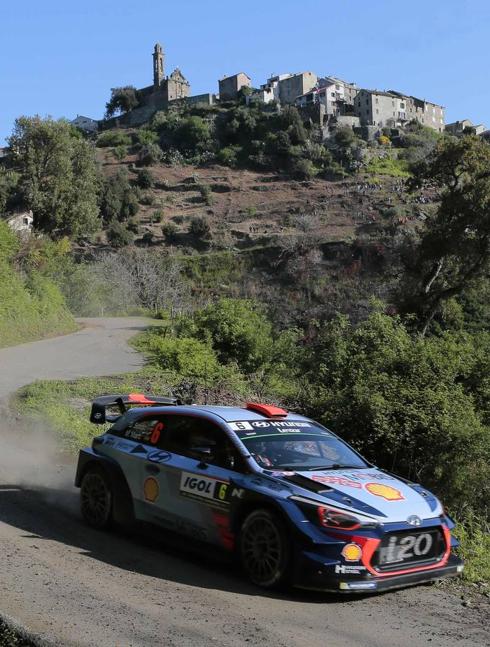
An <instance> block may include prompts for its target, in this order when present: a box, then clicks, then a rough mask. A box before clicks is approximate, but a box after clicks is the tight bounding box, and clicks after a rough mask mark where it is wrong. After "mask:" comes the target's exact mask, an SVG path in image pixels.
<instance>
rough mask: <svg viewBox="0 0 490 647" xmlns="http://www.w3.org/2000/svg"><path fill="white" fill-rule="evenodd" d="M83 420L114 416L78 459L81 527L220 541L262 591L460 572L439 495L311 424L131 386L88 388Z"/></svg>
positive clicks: (334, 587) (276, 412)
mask: <svg viewBox="0 0 490 647" xmlns="http://www.w3.org/2000/svg"><path fill="white" fill-rule="evenodd" d="M114 409H116V411H115V412H114ZM91 421H92V422H94V423H96V424H104V423H111V426H110V428H109V429H108V430H107V431H106V432H105V433H103V434H102V435H101V436H98V437H96V438H94V440H93V443H92V447H91V448H86V449H83V450H82V451H81V452H80V456H79V461H78V469H77V475H76V485H77V486H78V487H80V494H81V511H82V515H83V517H84V519H85V520H86V521H87V523H89V524H90V525H91V526H94V527H96V528H104V527H107V526H109V525H110V524H111V522H116V523H131V522H132V521H135V520H141V521H146V522H150V523H153V524H157V525H158V526H161V527H163V528H166V529H169V530H172V531H174V532H177V533H180V534H182V535H188V536H190V537H192V538H194V539H199V540H202V541H204V542H207V543H210V544H215V545H219V546H222V547H223V548H224V549H226V550H228V551H233V552H235V553H236V555H237V556H238V557H239V559H240V562H241V564H242V567H243V570H244V571H245V573H246V574H247V575H248V577H249V579H250V580H251V581H252V582H254V583H255V584H257V585H259V586H262V587H265V588H271V587H275V586H277V585H279V584H284V583H288V584H292V585H294V586H298V587H302V588H309V589H319V590H324V591H337V592H346V593H348V592H369V591H381V590H385V589H390V588H396V587H402V586H407V585H409V584H416V583H420V582H428V581H431V580H435V579H439V578H441V577H445V576H448V575H455V574H457V573H460V572H461V571H462V570H463V564H462V562H461V560H460V559H459V558H458V557H456V556H455V555H454V554H453V553H452V549H453V548H454V547H455V546H456V545H457V543H456V540H455V539H454V538H453V537H452V536H451V532H450V531H451V529H452V528H453V527H454V524H453V522H452V520H451V519H450V518H449V517H448V516H447V515H446V514H445V513H444V509H443V507H442V506H441V503H440V502H439V501H438V500H437V499H436V497H435V496H434V495H433V494H431V493H430V492H428V491H427V490H426V489H425V488H424V487H423V486H421V485H418V484H417V483H412V482H409V481H406V480H404V479H402V478H399V477H396V476H393V475H392V474H389V473H387V472H385V471H383V470H380V469H378V468H376V467H375V466H374V465H372V464H370V463H368V462H367V461H366V460H364V459H363V458H362V457H361V456H360V455H359V454H358V453H357V452H355V451H354V450H353V449H352V448H351V447H349V445H347V444H346V443H345V442H343V441H342V440H341V439H340V438H338V437H337V436H336V435H335V434H333V433H332V432H331V431H329V430H328V429H326V428H325V427H323V426H322V425H320V424H318V423H317V422H314V421H313V420H310V419H308V418H305V417H302V416H300V415H297V414H295V413H291V412H289V413H288V412H287V411H284V410H283V409H279V408H278V407H275V406H270V405H264V404H254V403H249V404H247V405H246V406H245V407H244V408H238V407H225V406H207V405H206V406H201V405H181V404H180V403H179V402H178V401H177V400H175V399H173V398H165V397H158V396H145V395H141V394H129V395H108V396H102V397H100V398H97V399H96V400H95V401H94V402H93V404H92V412H91Z"/></svg>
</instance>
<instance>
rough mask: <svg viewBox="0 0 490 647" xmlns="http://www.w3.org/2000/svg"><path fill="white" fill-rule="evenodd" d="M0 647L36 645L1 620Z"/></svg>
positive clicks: (29, 646) (30, 646)
mask: <svg viewBox="0 0 490 647" xmlns="http://www.w3.org/2000/svg"><path fill="white" fill-rule="evenodd" d="M0 647H34V643H33V642H32V641H31V640H29V639H28V638H24V637H23V636H22V634H21V632H20V631H17V630H15V629H13V628H11V627H9V626H8V625H6V624H5V623H4V622H3V621H2V620H1V619H0Z"/></svg>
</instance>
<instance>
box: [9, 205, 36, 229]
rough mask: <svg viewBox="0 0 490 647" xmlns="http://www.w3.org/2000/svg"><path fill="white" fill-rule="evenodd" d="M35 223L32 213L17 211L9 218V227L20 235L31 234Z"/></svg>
mask: <svg viewBox="0 0 490 647" xmlns="http://www.w3.org/2000/svg"><path fill="white" fill-rule="evenodd" d="M33 223H34V217H33V215H32V211H17V212H15V213H14V214H12V215H11V216H9V217H8V218H7V225H8V226H9V227H10V229H12V231H15V232H17V233H18V234H29V233H30V232H31V231H32V228H33Z"/></svg>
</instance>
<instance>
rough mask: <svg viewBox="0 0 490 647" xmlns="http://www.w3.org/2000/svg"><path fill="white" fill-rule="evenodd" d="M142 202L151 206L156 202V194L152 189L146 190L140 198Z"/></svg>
mask: <svg viewBox="0 0 490 647" xmlns="http://www.w3.org/2000/svg"><path fill="white" fill-rule="evenodd" d="M139 202H140V204H144V205H146V206H147V207H151V206H152V205H153V204H155V196H154V195H153V193H152V192H151V191H146V192H145V193H143V195H142V196H141V197H140V199H139Z"/></svg>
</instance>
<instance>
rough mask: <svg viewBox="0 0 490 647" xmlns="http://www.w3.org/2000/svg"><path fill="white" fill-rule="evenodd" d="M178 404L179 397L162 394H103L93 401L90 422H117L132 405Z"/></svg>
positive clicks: (98, 423)
mask: <svg viewBox="0 0 490 647" xmlns="http://www.w3.org/2000/svg"><path fill="white" fill-rule="evenodd" d="M177 404H180V401H179V400H178V399H177V398H169V397H164V396H160V395H144V394H143V393H126V394H119V395H101V396H100V397H98V398H96V399H95V400H94V401H93V402H92V410H91V412H90V422H93V423H94V425H103V424H105V423H106V422H115V421H116V420H117V419H118V418H120V417H121V416H122V415H123V414H125V413H126V411H128V409H130V408H131V407H158V406H175V405H177ZM111 410H112V411H111ZM114 410H116V411H114Z"/></svg>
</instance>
